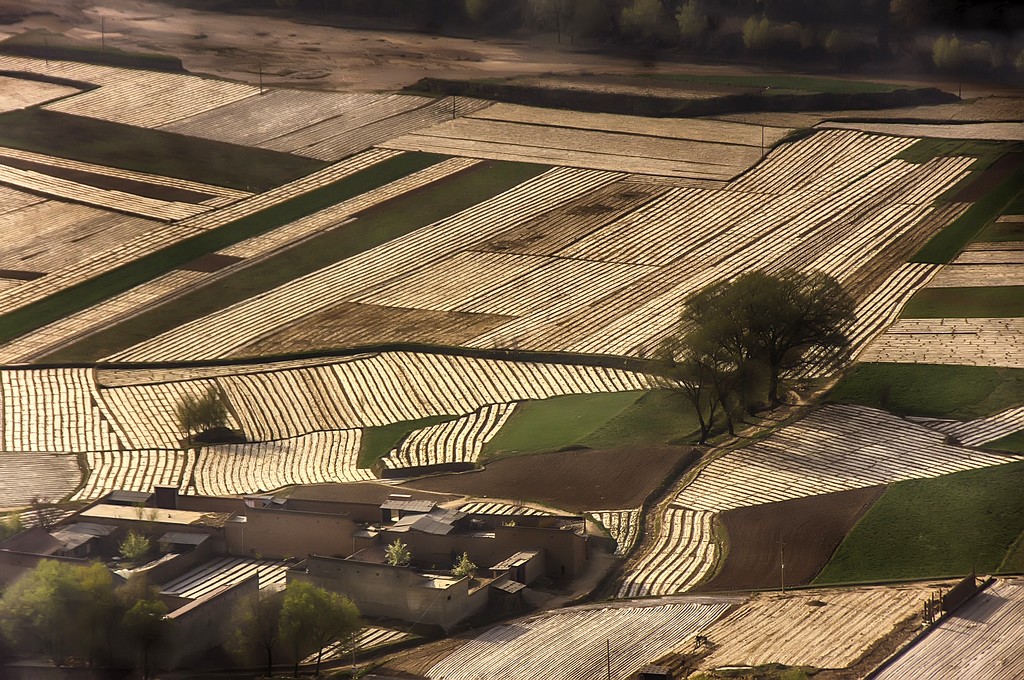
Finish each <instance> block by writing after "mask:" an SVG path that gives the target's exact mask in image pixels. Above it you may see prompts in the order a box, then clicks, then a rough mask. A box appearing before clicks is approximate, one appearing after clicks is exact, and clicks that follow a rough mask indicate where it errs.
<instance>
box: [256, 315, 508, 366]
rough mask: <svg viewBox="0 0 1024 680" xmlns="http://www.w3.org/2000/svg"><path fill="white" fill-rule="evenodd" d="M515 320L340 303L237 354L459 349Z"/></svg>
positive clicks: (505, 317) (301, 320)
mask: <svg viewBox="0 0 1024 680" xmlns="http://www.w3.org/2000/svg"><path fill="white" fill-rule="evenodd" d="M510 320H511V317H507V316H499V315H495V314H476V313H471V312H441V311H434V310H426V309H407V308H404V307H383V306H378V305H363V304H358V303H354V302H342V303H339V304H337V305H334V306H332V307H329V308H328V309H325V310H323V311H321V312H318V313H316V314H314V315H312V316H309V317H304V318H302V319H300V320H299V321H297V322H295V323H292V324H289V325H288V326H285V327H284V328H282V329H280V330H279V331H277V332H275V333H273V334H272V335H268V336H266V337H264V338H261V339H260V340H258V341H257V342H255V343H253V344H252V345H249V346H248V347H245V348H243V349H241V350H239V351H238V352H237V353H236V355H237V356H260V355H267V354H288V353H290V352H309V351H313V350H320V349H334V348H341V347H358V346H360V345H373V344H387V343H391V342H425V343H431V344H442V345H459V344H462V343H465V342H468V341H469V340H470V339H471V338H474V337H476V336H478V335H482V334H483V333H486V332H487V331H489V330H491V329H492V328H497V327H498V326H500V325H501V324H504V323H508V322H509V321H510Z"/></svg>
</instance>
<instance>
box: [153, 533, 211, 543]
mask: <svg viewBox="0 0 1024 680" xmlns="http://www.w3.org/2000/svg"><path fill="white" fill-rule="evenodd" d="M209 537H210V535H209V534H192V533H186V532H184V531H168V532H167V533H166V534H164V535H163V536H161V537H160V540H159V541H158V543H173V544H175V545H199V544H200V543H202V542H203V541H205V540H206V539H208V538H209Z"/></svg>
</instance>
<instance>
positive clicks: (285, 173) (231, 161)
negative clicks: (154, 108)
mask: <svg viewBox="0 0 1024 680" xmlns="http://www.w3.org/2000/svg"><path fill="white" fill-rule="evenodd" d="M0 146H7V147H11V148H14V149H21V150H23V151H34V152H36V153H42V154H47V155H50V156H58V157H60V158H69V159H72V160H76V161H82V162H85V163H95V164H97V165H107V166H110V167H114V168H122V169H124V170H135V171H137V172H146V173H150V174H153V175H161V176H163V177H176V178H178V179H188V180H192V181H195V182H203V183H204V184H213V185H214V186H222V187H231V188H233V189H240V190H242V191H254V192H260V191H266V190H268V189H272V188H273V187H276V186H279V185H281V184H284V183H286V182H290V181H291V180H294V179H298V178H299V177H303V176H305V175H308V174H310V173H311V172H315V171H316V170H320V169H321V168H324V167H327V166H328V165H329V163H326V162H324V161H320V160H317V159H315V158H305V157H304V156H295V155H292V154H288V153H282V152H280V151H269V150H267V149H257V148H253V147H248V146H241V145H238V144H228V143H226V142H216V141H213V140H210V139H200V138H198V137H188V136H186V135H179V134H175V133H173V132H164V131H163V130H151V129H148V128H141V127H135V126H132V125H123V124H121V123H111V122H108V121H105V120H98V119H96V118H87V117H85V116H75V115H72V114H68V113H61V112H60V111H48V110H45V109H39V108H29V109H22V110H19V111H11V112H9V113H4V114H0Z"/></svg>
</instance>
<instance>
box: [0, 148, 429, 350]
mask: <svg viewBox="0 0 1024 680" xmlns="http://www.w3.org/2000/svg"><path fill="white" fill-rule="evenodd" d="M440 159H441V157H440V156H436V155H433V154H422V153H409V154H402V155H401V156H396V157H394V158H389V159H388V160H386V161H383V162H381V163H377V164H376V165H373V166H371V167H369V168H367V169H365V170H362V171H360V172H357V173H355V174H354V175H350V176H348V177H345V178H343V179H340V180H338V181H337V182H333V183H331V184H328V185H327V186H323V187H320V188H318V189H314V190H313V191H310V192H308V193H306V194H302V195H300V196H296V197H295V198H291V199H289V200H286V201H282V202H281V203H277V204H275V205H272V206H270V207H268V208H265V209H263V210H260V211H259V212H256V213H253V214H251V215H246V216H245V217H242V218H241V219H238V220H235V221H234V222H230V223H228V224H226V225H224V226H222V227H219V228H217V229H212V230H210V231H208V232H204V233H202V234H199V235H197V236H193V237H191V238H188V239H185V240H182V241H179V242H177V243H175V244H173V245H171V246H168V247H166V248H162V249H161V250H158V251H156V252H154V253H150V254H149V255H145V256H143V257H141V258H139V259H137V260H135V261H133V262H130V263H128V264H126V265H123V266H121V267H118V268H116V269H112V270H110V271H107V272H104V273H103V274H100V275H99V276H97V277H95V278H92V279H90V280H88V281H84V282H82V283H80V284H78V285H75V286H72V287H70V288H67V289H64V290H62V291H60V292H58V293H55V294H53V295H51V296H49V297H48V298H46V299H44V300H40V301H39V302H36V303H33V304H30V305H27V306H25V307H23V308H21V309H18V310H15V311H13V312H10V313H9V314H5V315H3V316H2V317H0V342H2V341H6V340H10V339H11V338H15V337H18V336H19V335H22V334H24V333H27V332H28V331H30V330H33V329H35V328H38V327H40V326H43V325H45V324H47V323H50V322H52V321H56V320H57V319H60V318H63V317H65V316H67V315H68V314H72V313H74V312H77V311H79V310H81V309H85V308H86V307H89V306H90V305H94V304H96V303H98V302H100V301H102V300H105V299H107V298H109V297H111V296H112V295H116V294H118V293H121V292H123V291H126V290H128V289H129V288H131V287H133V286H137V285H139V284H141V283H145V282H146V281H149V280H150V279H152V278H155V277H157V276H159V275H161V274H164V273H166V272H169V271H171V270H172V269H175V268H176V267H180V266H181V265H183V264H186V263H187V262H190V261H192V260H194V259H195V258H197V257H199V256H200V255H203V254H205V253H209V252H211V251H215V250H219V249H220V248H224V247H227V246H229V245H232V244H234V243H238V242H239V241H242V240H244V239H247V238H250V237H252V236H257V235H259V234H262V233H264V232H267V231H270V230H271V229H274V228H275V227H279V226H281V225H284V224H287V223H289V222H292V221H294V220H297V219H299V218H301V217H305V216H306V215H310V214H312V213H314V212H316V211H318V210H322V209H324V208H327V207H329V206H331V205H334V204H335V203H339V202H341V201H344V200H346V199H348V198H351V197H353V196H358V195H359V194H362V193H365V192H366V191H369V190H370V189H373V188H375V187H378V186H381V185H383V184H386V183H388V182H391V181H394V180H396V179H398V178H400V177H404V176H405V175H408V174H409V173H411V172H415V171H416V170H420V169H422V168H425V167H427V166H429V165H432V164H434V163H436V162H438V161H439V160H440Z"/></svg>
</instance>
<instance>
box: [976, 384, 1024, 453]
mask: <svg viewBox="0 0 1024 680" xmlns="http://www.w3.org/2000/svg"><path fill="white" fill-rule="evenodd" d="M1021 399H1022V400H1024V396H1021ZM985 448H986V449H995V450H996V451H1009V452H1011V453H1024V430H1022V431H1020V432H1014V433H1013V434H1008V435H1006V436H1005V437H1002V438H1001V439H996V440H995V441H991V442H988V443H987V444H985Z"/></svg>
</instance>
